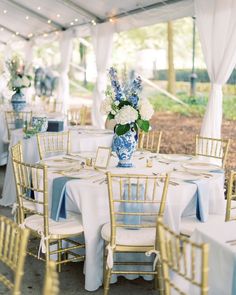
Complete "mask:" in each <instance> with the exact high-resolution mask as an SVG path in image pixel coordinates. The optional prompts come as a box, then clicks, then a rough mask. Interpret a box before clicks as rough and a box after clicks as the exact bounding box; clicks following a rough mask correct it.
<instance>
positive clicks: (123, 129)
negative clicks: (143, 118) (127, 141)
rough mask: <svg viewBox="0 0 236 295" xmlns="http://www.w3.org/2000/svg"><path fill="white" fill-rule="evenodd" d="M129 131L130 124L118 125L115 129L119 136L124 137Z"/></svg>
mask: <svg viewBox="0 0 236 295" xmlns="http://www.w3.org/2000/svg"><path fill="white" fill-rule="evenodd" d="M129 130H130V124H125V125H121V124H117V125H116V129H115V131H116V134H117V135H123V134H125V133H126V132H128V131H129Z"/></svg>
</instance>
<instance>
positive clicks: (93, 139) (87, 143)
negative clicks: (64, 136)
mask: <svg viewBox="0 0 236 295" xmlns="http://www.w3.org/2000/svg"><path fill="white" fill-rule="evenodd" d="M23 137H24V134H23V132H22V130H21V129H19V130H14V131H13V132H12V135H11V141H10V146H9V149H10V148H11V147H12V146H13V145H15V144H16V143H17V142H18V141H19V140H21V141H22V145H23V158H24V161H25V162H27V163H31V164H34V163H36V162H38V161H39V152H38V146H37V140H36V136H33V137H31V138H29V139H23ZM112 138H113V134H111V133H106V131H105V133H102V131H101V130H100V133H99V134H93V133H91V132H90V133H89V132H88V133H87V134H86V131H84V133H83V134H79V133H78V130H76V129H75V130H73V131H72V136H71V146H72V151H74V152H80V151H93V152H94V151H96V150H97V148H98V147H99V146H105V147H110V146H111V144H112ZM15 201H16V188H15V181H14V174H13V167H12V161H11V159H10V158H9V160H8V163H7V169H6V174H5V179H4V185H3V191H2V199H0V205H2V206H10V205H12V204H13V203H14V202H15Z"/></svg>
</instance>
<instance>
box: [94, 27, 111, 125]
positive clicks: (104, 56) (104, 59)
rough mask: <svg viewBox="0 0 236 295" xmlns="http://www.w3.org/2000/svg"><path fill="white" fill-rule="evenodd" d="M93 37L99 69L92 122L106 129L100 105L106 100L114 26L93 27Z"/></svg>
mask: <svg viewBox="0 0 236 295" xmlns="http://www.w3.org/2000/svg"><path fill="white" fill-rule="evenodd" d="M91 35H92V41H93V47H94V52H95V56H96V67H97V80H96V85H95V89H94V93H93V108H92V122H93V125H94V126H96V127H100V128H104V126H105V119H104V116H102V114H101V112H100V105H101V102H102V101H103V99H104V98H105V90H106V86H107V84H106V82H107V68H108V66H109V61H110V58H111V53H112V44H113V35H114V25H113V24H112V23H109V22H108V23H103V24H98V25H96V26H93V27H92V28H91Z"/></svg>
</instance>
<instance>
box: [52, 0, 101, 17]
mask: <svg viewBox="0 0 236 295" xmlns="http://www.w3.org/2000/svg"><path fill="white" fill-rule="evenodd" d="M57 1H58V2H61V3H63V4H64V5H66V6H68V7H70V8H73V9H74V10H76V11H77V12H79V13H81V14H83V15H84V16H85V17H87V18H91V19H94V20H96V21H97V22H102V21H103V20H102V19H101V18H99V17H98V16H97V15H95V14H93V13H92V12H90V11H88V10H87V9H85V8H83V7H81V6H80V5H78V4H76V3H74V2H73V1H71V0H57Z"/></svg>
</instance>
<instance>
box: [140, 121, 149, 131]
mask: <svg viewBox="0 0 236 295" xmlns="http://www.w3.org/2000/svg"><path fill="white" fill-rule="evenodd" d="M137 125H138V126H139V128H140V129H141V130H143V131H144V132H148V130H149V121H146V120H142V119H138V120H137Z"/></svg>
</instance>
